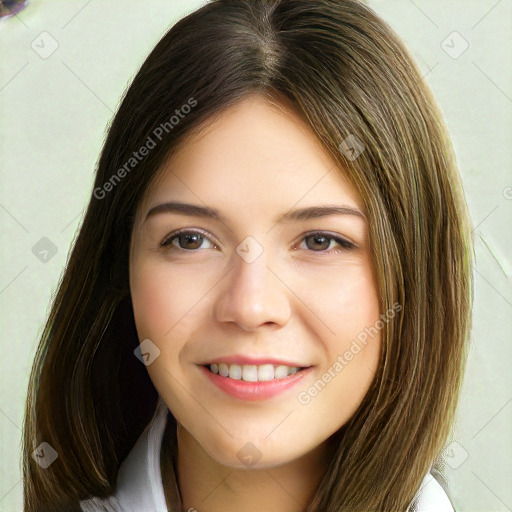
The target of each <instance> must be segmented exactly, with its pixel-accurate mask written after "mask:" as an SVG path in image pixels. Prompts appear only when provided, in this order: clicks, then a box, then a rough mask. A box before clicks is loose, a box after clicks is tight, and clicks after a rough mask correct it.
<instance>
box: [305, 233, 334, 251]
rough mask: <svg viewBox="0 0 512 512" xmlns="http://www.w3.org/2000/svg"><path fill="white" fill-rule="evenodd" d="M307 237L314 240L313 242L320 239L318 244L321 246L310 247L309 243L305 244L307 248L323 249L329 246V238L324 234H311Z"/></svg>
mask: <svg viewBox="0 0 512 512" xmlns="http://www.w3.org/2000/svg"><path fill="white" fill-rule="evenodd" d="M307 239H308V240H311V239H312V240H315V242H316V241H318V240H320V242H319V245H321V246H323V247H320V248H319V247H318V245H316V246H313V247H311V244H307V245H308V248H309V249H320V250H324V249H327V248H328V247H329V244H330V243H331V242H330V239H329V238H328V237H326V236H324V235H312V236H309V237H308V238H307ZM326 244H327V245H326Z"/></svg>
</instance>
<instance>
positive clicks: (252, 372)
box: [230, 364, 258, 382]
mask: <svg viewBox="0 0 512 512" xmlns="http://www.w3.org/2000/svg"><path fill="white" fill-rule="evenodd" d="M233 366H238V365H234V364H232V365H231V367H233ZM238 368H240V366H238ZM230 372H231V369H230ZM242 377H243V379H244V380H245V381H247V382H258V368H257V366H255V365H253V364H251V365H249V364H244V365H243V366H242Z"/></svg>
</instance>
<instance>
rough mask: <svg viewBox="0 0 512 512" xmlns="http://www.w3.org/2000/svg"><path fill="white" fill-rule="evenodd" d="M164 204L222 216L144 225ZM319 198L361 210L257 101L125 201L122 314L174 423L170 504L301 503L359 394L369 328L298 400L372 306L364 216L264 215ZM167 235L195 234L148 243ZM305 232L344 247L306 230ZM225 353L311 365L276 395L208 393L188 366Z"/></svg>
mask: <svg viewBox="0 0 512 512" xmlns="http://www.w3.org/2000/svg"><path fill="white" fill-rule="evenodd" d="M169 201H180V202H184V203H192V204H196V205H201V206H205V205H208V206H210V207H213V208H216V209H218V210H220V212H221V214H222V215H223V216H224V217H225V222H222V221H219V220H215V219H209V218H200V217H192V216H189V215H183V214H177V213H162V214H157V215H153V216H151V217H149V218H148V220H145V217H146V214H147V212H148V211H149V210H150V209H151V208H152V207H153V206H156V205H159V204H161V203H165V202H169ZM322 204H337V205H345V206H349V207H352V208H357V209H359V210H360V211H361V212H363V210H362V202H361V200H360V197H359V196H358V194H357V193H356V191H355V189H354V188H353V186H351V184H350V183H349V182H348V181H347V180H346V179H345V178H344V175H343V171H342V170H341V169H340V168H339V166H338V165H337V163H336V162H335V161H334V160H332V158H331V157H330V156H329V154H328V153H327V151H326V150H325V149H324V148H323V146H322V145H321V143H320V142H319V141H318V139H317V138H316V136H315V135H314V133H313V132H312V131H311V129H310V128H309V127H308V126H307V125H306V124H305V123H304V122H303V121H302V120H301V119H300V118H299V117H298V116H297V115H296V114H295V113H294V112H292V111H290V110H285V109H284V108H283V109H278V108H277V107H276V106H274V105H271V104H269V103H268V102H267V101H265V100H264V99H263V98H262V97H260V96H257V95H256V96H251V97H249V98H246V99H244V100H243V101H242V102H241V103H239V104H238V105H235V106H234V107H230V108H229V109H228V110H226V111H224V112H223V114H222V115H221V116H220V117H218V118H217V119H216V120H215V121H214V122H213V124H211V125H208V127H207V129H206V130H204V131H202V132H201V133H200V134H199V135H195V136H193V137H192V138H190V139H189V140H188V141H187V143H186V144H185V145H184V146H183V147H182V148H181V149H180V150H179V152H177V153H176V154H174V155H173V156H172V158H171V159H170V160H169V161H168V162H167V163H166V165H165V167H164V168H163V169H162V175H161V177H160V179H159V180H158V182H156V184H155V186H153V187H152V188H151V189H150V190H149V191H148V194H147V195H146V197H145V199H144V201H143V202H142V203H141V205H140V208H139V209H138V212H137V215H136V219H135V224H134V229H133V232H132V240H131V247H130V290H131V296H132V301H133V308H134V316H135V323H136V328H137V332H138V335H139V339H140V340H141V341H142V340H145V339H147V338H149V339H150V340H151V341H152V343H154V344H155V345H156V346H157V347H158V349H159V350H160V355H159V356H158V357H157V358H156V359H155V360H154V361H153V362H152V363H151V364H150V365H149V366H147V370H148V372H149V375H150V378H151V380H152V382H153V383H154V385H155V387H156V389H157V391H158V392H159V394H160V396H161V397H162V398H163V400H164V401H165V403H166V404H167V406H168V407H169V409H170V410H171V412H172V414H173V415H174V416H175V417H176V419H177V422H178V432H177V436H178V474H179V485H180V491H181V494H182V498H183V502H184V507H185V510H188V509H189V508H194V509H196V510H198V511H199V512H220V511H222V512H235V511H236V512H240V510H244V512H253V511H254V512H256V511H258V512H261V510H265V511H266V512H298V511H300V510H303V509H305V507H306V505H307V503H308V501H309V500H310V499H311V497H312V495H313V493H314V491H315V489H316V487H317V486H318V484H319V482H320V479H321V477H322V475H323V473H324V472H325V469H326V467H327V463H328V458H329V455H330V454H332V448H329V445H328V439H329V437H330V436H331V435H332V434H334V433H335V432H336V431H337V430H338V429H339V428H340V427H341V426H342V425H344V424H345V423H346V422H347V420H348V419H349V418H350V417H351V416H352V415H353V413H354V412H355V411H356V409H357V407H358V406H359V404H360V403H361V402H362V400H363V398H364V396H365V394H366V392H367V391H368V389H369V387H370V384H371V381H372V378H373V376H374V373H375V371H376V369H377V365H378V359H379V352H380V348H381V336H380V332H379V334H377V335H375V336H374V337H373V338H371V339H370V340H369V342H368V343H367V344H366V346H365V347H364V349H362V350H360V351H359V352H358V353H357V355H354V357H353V358H352V360H350V361H348V363H347V364H345V365H344V367H343V369H342V370H341V371H338V372H337V373H336V374H335V377H334V378H332V379H331V380H330V382H329V383H328V384H326V385H325V387H323V389H322V390H321V391H320V392H318V393H317V394H316V396H314V397H311V400H310V401H309V403H307V404H304V403H300V402H299V400H298V395H299V393H301V392H304V391H307V390H308V388H310V387H311V386H312V385H313V383H314V382H315V381H317V380H318V379H319V378H320V377H321V376H322V374H324V373H326V372H328V371H329V368H331V372H332V367H333V364H334V362H335V361H336V360H337V358H338V356H339V355H343V354H344V353H345V352H346V351H347V350H348V349H349V347H350V346H351V343H352V342H353V340H354V339H355V338H356V336H358V334H360V333H361V332H362V331H363V330H364V329H365V328H366V327H369V326H373V325H374V324H375V323H376V321H377V320H378V319H379V315H380V313H381V312H380V311H379V301H378V295H377V286H376V281H375V276H374V273H373V270H372V263H371V259H370V252H369V239H368V226H367V222H366V220H365V218H364V212H363V217H360V216H357V215H348V214H345V215H340V214H335V215H329V216H324V217H320V218H316V219H310V220H300V221H291V222H286V223H282V224H276V223H274V222H273V219H274V218H275V217H276V216H277V215H279V214H281V213H284V212H287V211H289V210H291V209H295V208H303V207H309V206H317V205H322ZM182 228H187V229H190V230H194V231H197V230H199V231H200V233H199V235H201V236H203V237H204V238H196V239H192V240H191V239H188V240H187V239H186V238H185V239H183V237H182V238H181V239H180V238H179V237H178V238H175V239H174V241H173V242H172V245H168V246H167V247H161V243H162V242H163V241H165V240H166V239H168V237H169V235H171V234H172V233H174V232H175V231H177V230H179V229H182ZM317 231H327V232H328V234H329V235H331V236H340V237H342V238H344V239H346V240H348V241H350V242H352V243H353V244H355V247H353V248H350V249H346V248H344V247H342V246H340V245H339V244H338V243H337V242H336V241H334V240H332V239H327V240H322V239H318V238H315V236H311V234H312V233H313V234H314V233H315V232H317ZM248 236H251V237H253V238H254V240H256V241H257V243H258V244H259V245H260V246H261V248H262V249H263V252H262V254H261V255H259V257H257V258H256V259H255V260H254V261H252V262H251V263H248V262H247V261H246V260H245V259H243V258H242V257H240V256H239V254H238V253H237V251H236V249H237V247H238V246H239V245H240V244H241V243H242V241H244V239H245V238H246V237H248ZM180 243H181V245H180ZM250 247H252V249H250V250H255V249H254V247H255V246H250ZM252 254H254V253H252ZM230 354H243V355H247V356H253V357H262V356H268V357H275V358H281V359H286V360H292V361H297V362H300V363H301V366H313V369H312V371H311V372H310V374H309V375H307V376H305V377H304V378H303V379H302V380H301V381H300V382H299V383H298V384H297V385H295V386H294V387H292V388H291V389H289V390H287V391H285V392H284V393H281V394H280V395H277V396H275V397H273V398H270V399H267V400H263V401H246V400H241V399H238V398H234V397H232V396H230V395H228V394H226V393H224V392H223V391H221V390H220V389H219V388H217V387H216V386H214V385H213V384H212V383H210V381H209V379H208V378H207V377H206V376H205V375H204V374H203V372H202V370H201V368H200V367H199V364H202V363H205V362H207V361H211V360H213V359H214V358H218V357H221V356H226V355H230ZM249 442H250V443H252V444H253V445H254V446H255V447H256V448H257V452H256V453H258V454H259V456H260V458H259V460H258V461H257V462H256V463H255V464H253V465H251V466H248V465H247V464H246V463H244V462H243V461H242V460H241V459H240V458H239V457H238V456H237V453H238V452H239V450H241V449H242V448H243V447H244V446H245V447H246V448H245V449H246V450H247V445H246V443H249Z"/></svg>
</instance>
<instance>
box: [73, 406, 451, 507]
mask: <svg viewBox="0 0 512 512" xmlns="http://www.w3.org/2000/svg"><path fill="white" fill-rule="evenodd" d="M167 413H168V408H167V405H166V404H165V402H164V401H163V400H162V399H161V398H160V397H159V398H158V403H157V407H156V410H155V414H154V416H153V418H152V419H151V421H150V422H149V424H148V425H147V427H146V428H145V429H144V431H143V432H142V434H141V435H140V437H139V439H138V440H137V442H136V443H135V445H134V446H133V448H132V449H131V451H130V453H129V454H128V456H127V457H126V459H125V460H124V461H123V462H122V464H121V467H120V468H119V472H118V475H117V486H116V492H115V493H114V494H113V495H112V496H111V497H109V498H106V499H103V500H102V499H99V498H91V499H88V500H84V501H81V502H80V507H81V509H82V510H83V511H84V512H97V511H98V510H112V511H115V512H141V511H148V512H149V511H151V512H169V511H168V510H167V506H166V504H165V496H164V489H163V485H162V475H161V473H160V448H161V445H162V437H163V434H164V430H165V426H166V424H167ZM417 496H418V497H419V500H418V503H417V505H416V507H414V509H411V512H454V510H453V507H452V505H451V503H450V500H449V499H448V496H447V495H446V493H445V492H444V490H443V488H442V487H441V485H440V484H439V483H438V481H437V480H436V479H435V478H434V477H433V476H432V475H431V474H430V473H427V475H426V476H425V478H424V479H423V482H422V483H421V486H420V490H419V491H418V494H417ZM100 505H101V506H102V507H103V508H101V509H100V508H99V506H100ZM105 507H107V508H105ZM171 512H172V511H171Z"/></svg>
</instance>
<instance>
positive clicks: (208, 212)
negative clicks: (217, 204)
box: [144, 201, 366, 224]
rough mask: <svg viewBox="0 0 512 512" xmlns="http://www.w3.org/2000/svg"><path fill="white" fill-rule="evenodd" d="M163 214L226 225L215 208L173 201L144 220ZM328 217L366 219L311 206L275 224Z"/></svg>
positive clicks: (342, 208) (350, 211)
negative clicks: (204, 218)
mask: <svg viewBox="0 0 512 512" xmlns="http://www.w3.org/2000/svg"><path fill="white" fill-rule="evenodd" d="M162 213H178V214H182V215H189V216H192V217H206V218H209V219H215V220H219V221H221V222H224V223H226V219H225V218H224V216H223V215H222V214H221V213H220V212H219V211H218V210H216V209H215V208H211V207H209V206H199V205H195V204H187V203H180V202H176V201H171V202H168V203H163V204H159V205H157V206H154V207H153V208H151V209H150V210H149V212H148V213H147V215H146V218H145V219H144V222H146V221H147V220H148V219H149V218H151V217H153V216H155V215H157V214H162ZM327 215H353V216H356V217H360V218H362V219H365V218H366V217H365V215H364V214H363V213H362V212H361V211H360V210H358V209H357V208H354V207H352V206H348V205H336V204H326V205H319V206H310V207H308V208H299V209H296V210H290V211H288V212H285V213H282V214H280V215H278V216H277V217H276V218H275V219H274V223H275V224H280V223H283V222H291V221H301V220H309V219H317V218H319V217H326V216H327Z"/></svg>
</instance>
